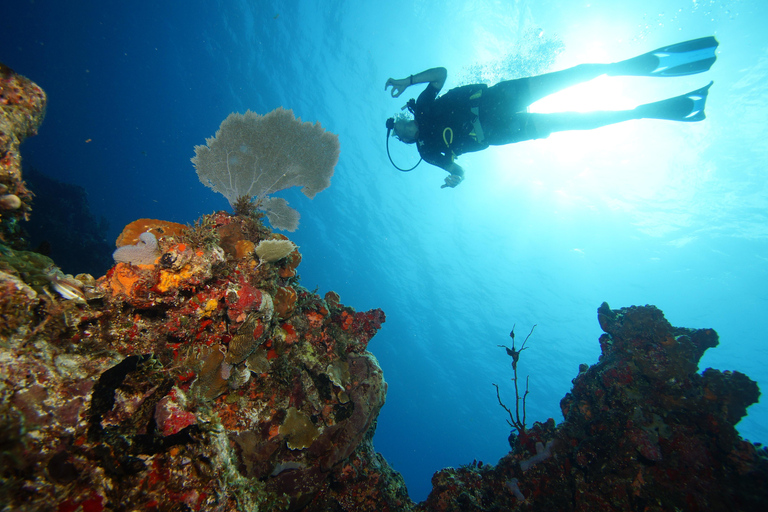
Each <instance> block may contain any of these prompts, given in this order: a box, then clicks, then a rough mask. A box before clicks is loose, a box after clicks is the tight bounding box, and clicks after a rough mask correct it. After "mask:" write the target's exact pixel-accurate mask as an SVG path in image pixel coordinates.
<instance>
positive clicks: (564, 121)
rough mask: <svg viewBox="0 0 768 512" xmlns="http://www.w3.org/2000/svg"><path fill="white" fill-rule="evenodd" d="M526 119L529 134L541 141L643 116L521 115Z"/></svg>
mask: <svg viewBox="0 0 768 512" xmlns="http://www.w3.org/2000/svg"><path fill="white" fill-rule="evenodd" d="M521 115H522V116H524V117H525V118H527V120H526V122H527V124H529V126H530V131H531V133H533V134H535V137H533V138H536V139H543V138H546V137H548V136H549V135H550V134H551V133H554V132H564V131H569V130H594V129H595V128H601V127H603V126H608V125H610V124H616V123H621V122H624V121H629V120H631V119H640V118H642V117H643V116H642V115H641V114H640V113H638V112H637V111H635V110H608V111H596V112H558V113H555V114H521Z"/></svg>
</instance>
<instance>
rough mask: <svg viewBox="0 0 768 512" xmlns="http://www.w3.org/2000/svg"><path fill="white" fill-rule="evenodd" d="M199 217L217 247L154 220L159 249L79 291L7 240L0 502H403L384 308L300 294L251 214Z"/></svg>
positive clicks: (49, 506)
mask: <svg viewBox="0 0 768 512" xmlns="http://www.w3.org/2000/svg"><path fill="white" fill-rule="evenodd" d="M199 225H200V226H207V227H208V228H209V229H212V230H215V231H217V232H218V233H217V234H216V236H215V237H212V239H218V240H221V241H226V242H227V243H225V244H224V247H222V246H219V245H216V244H213V243H209V244H208V245H207V246H205V247H195V246H191V245H188V244H187V243H186V242H184V241H182V239H184V238H185V237H186V236H187V234H186V233H185V232H183V231H182V232H180V233H177V234H175V235H167V236H161V237H160V238H159V239H158V238H155V237H154V235H151V234H149V233H148V234H149V235H150V236H152V237H153V239H154V241H155V242H156V243H157V248H158V253H157V254H158V257H157V258H155V261H154V262H152V263H146V264H139V265H131V264H130V263H125V262H120V263H116V264H115V265H114V266H113V267H112V268H111V269H110V270H109V271H108V272H107V273H106V275H104V276H103V277H101V278H100V279H98V280H93V281H92V282H89V284H88V285H86V284H84V283H82V282H80V281H75V280H74V278H71V279H72V281H71V283H70V284H71V287H72V288H73V290H76V291H78V295H77V300H75V295H74V292H73V294H72V295H71V296H69V297H65V296H64V295H62V294H56V293H52V291H51V290H52V288H50V286H49V285H50V283H51V279H50V278H46V277H45V275H46V274H45V272H42V271H41V272H39V274H40V275H41V276H42V277H39V278H33V277H34V275H37V274H34V273H33V272H31V271H29V270H28V269H27V268H28V267H29V268H39V267H45V268H48V267H49V266H50V265H51V264H52V262H50V260H48V259H47V258H45V259H44V260H43V261H42V263H34V261H36V260H34V261H33V262H32V263H30V262H29V261H28V259H25V258H23V257H22V256H23V255H19V254H17V253H15V252H8V253H7V254H6V257H5V260H4V261H6V264H5V265H6V266H5V267H4V268H5V269H6V270H8V272H3V273H2V274H0V287H2V289H3V299H2V301H0V314H2V315H3V326H4V328H3V329H2V334H1V336H2V337H1V338H0V382H1V383H2V384H1V385H0V396H1V397H2V404H3V405H2V409H3V410H2V414H0V430H1V431H2V432H4V433H5V435H4V441H3V445H2V454H1V455H0V456H2V458H3V466H2V470H0V471H1V472H2V479H3V481H4V485H3V486H2V487H0V502H3V503H6V504H8V506H10V507H11V508H14V507H17V508H20V507H21V506H22V504H26V505H25V507H26V508H25V510H70V511H76V510H117V509H125V510H130V509H135V510H255V509H257V508H258V509H263V510H299V509H308V510H311V509H313V508H314V509H316V510H325V508H323V507H325V506H326V505H327V503H329V500H335V501H343V502H345V503H348V504H349V507H352V508H348V510H357V509H358V508H356V507H357V505H359V504H362V505H363V506H365V507H369V508H368V509H370V510H374V509H375V510H386V509H389V510H401V509H402V507H401V505H402V506H410V502H409V501H408V498H407V493H406V491H405V486H404V485H403V482H402V479H401V478H400V477H399V475H397V474H396V473H395V472H393V471H392V470H391V469H389V468H388V467H387V465H386V462H385V461H384V460H383V459H381V457H380V456H378V455H376V454H375V453H374V452H373V450H372V447H371V445H370V438H371V436H372V435H373V431H374V428H375V420H376V417H377V415H378V413H379V410H380V409H381V407H382V405H383V404H384V400H385V396H386V383H385V382H384V379H383V376H382V373H381V369H380V368H379V366H378V363H377V362H376V359H375V358H374V357H373V356H372V355H371V354H370V353H369V352H368V351H367V350H366V347H367V344H368V342H369V341H370V340H371V338H372V337H373V336H374V335H375V333H376V331H378V329H380V328H381V324H382V323H383V322H384V314H383V313H382V312H381V311H380V310H372V311H368V312H356V311H354V310H353V309H352V308H349V307H347V306H344V305H342V304H341V303H340V302H339V301H338V300H335V301H333V302H331V303H327V302H326V301H325V300H323V299H322V298H321V297H319V296H318V295H316V294H314V293H311V292H309V291H307V290H305V289H304V288H302V287H301V286H300V285H299V283H298V277H297V276H296V275H295V265H297V264H298V263H297V260H295V259H293V258H286V257H282V258H281V259H277V260H272V261H270V260H269V259H266V260H264V261H261V262H259V261H258V259H257V258H256V256H255V253H254V251H253V248H254V247H256V246H257V245H258V243H259V242H260V241H262V240H265V239H270V240H271V239H272V238H271V237H272V236H273V235H271V234H270V233H269V231H268V230H266V229H265V228H264V227H263V226H262V225H260V223H259V222H258V220H256V218H254V217H237V216H232V215H229V214H226V213H224V212H219V213H216V214H213V215H211V216H208V218H206V219H203V220H202V221H201V222H200V223H199ZM236 234H240V236H242V237H243V238H242V239H240V240H239V241H234V240H233V238H235V237H236ZM249 236H250V237H251V238H250V239H249V238H248V237H249ZM241 242H242V243H241ZM246 242H248V243H246ZM286 242H287V241H286ZM287 243H288V244H290V245H291V249H292V251H293V252H298V250H296V249H295V246H294V245H293V244H291V243H290V242H287ZM243 245H246V246H249V247H250V248H251V250H246V251H243V250H242V249H240V250H238V248H242V246H243ZM123 247H124V248H131V247H133V246H131V245H126V246H123ZM32 254H34V253H32ZM36 257H38V258H44V257H43V256H40V255H37V256H36ZM11 263H13V264H14V265H15V266H11ZM25 265H26V266H25ZM284 266H286V267H288V268H289V269H290V272H288V273H285V272H282V270H283V267H284ZM17 267H18V268H21V269H22V270H17ZM50 273H51V271H50V270H49V271H48V274H50ZM283 275H286V276H287V277H282V276H283ZM25 281H29V283H26V282H25ZM72 283H76V284H72ZM46 286H48V288H46ZM86 289H87V291H88V293H86ZM347 484H348V485H347Z"/></svg>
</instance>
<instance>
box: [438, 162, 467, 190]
mask: <svg viewBox="0 0 768 512" xmlns="http://www.w3.org/2000/svg"><path fill="white" fill-rule="evenodd" d="M445 170H446V171H448V172H449V173H451V174H449V175H448V176H447V177H446V178H445V184H444V185H443V186H441V187H440V188H445V187H450V188H455V187H456V186H458V184H459V183H461V182H462V181H464V169H462V168H461V166H460V165H459V164H457V163H453V162H451V163H450V164H449V165H448V166H446V167H445Z"/></svg>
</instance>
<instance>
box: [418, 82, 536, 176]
mask: <svg viewBox="0 0 768 512" xmlns="http://www.w3.org/2000/svg"><path fill="white" fill-rule="evenodd" d="M527 85H528V84H527V83H526V81H525V80H509V81H505V82H500V83H498V84H496V85H494V86H493V87H488V86H487V85H485V84H474V85H465V86H462V87H457V88H455V89H451V90H450V91H448V92H447V93H445V94H443V95H442V96H440V97H439V98H438V97H437V94H438V93H439V92H440V91H438V90H437V89H436V88H435V87H433V86H432V84H429V85H427V88H426V89H424V92H422V93H421V94H420V95H419V98H418V99H417V100H416V108H415V109H414V119H415V120H416V124H417V125H418V128H419V134H418V139H417V147H418V149H419V153H420V154H421V157H422V158H423V159H424V160H426V161H427V162H429V163H430V164H432V165H437V166H438V167H442V168H446V167H447V166H448V165H450V164H451V163H452V162H453V159H454V158H455V157H457V156H459V155H461V154H463V153H470V152H473V151H480V150H483V149H485V148H487V147H488V146H489V145H502V144H509V143H512V142H520V141H523V140H530V139H538V138H542V137H547V136H548V135H549V133H545V134H539V133H537V132H536V130H535V128H534V126H533V124H532V123H531V122H530V119H531V118H530V114H528V113H527V107H528V105H529V104H530V103H531V98H530V97H529V96H530V95H529V94H526V93H527V91H528V87H527Z"/></svg>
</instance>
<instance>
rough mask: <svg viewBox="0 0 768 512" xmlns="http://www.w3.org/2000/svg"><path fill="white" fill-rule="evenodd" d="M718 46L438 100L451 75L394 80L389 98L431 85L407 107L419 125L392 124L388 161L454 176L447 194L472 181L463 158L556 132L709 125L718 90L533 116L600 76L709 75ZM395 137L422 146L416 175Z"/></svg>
mask: <svg viewBox="0 0 768 512" xmlns="http://www.w3.org/2000/svg"><path fill="white" fill-rule="evenodd" d="M718 44H719V43H718V42H717V41H716V40H715V38H714V37H703V38H700V39H694V40H691V41H686V42H683V43H678V44H674V45H671V46H665V47H663V48H659V49H657V50H654V51H652V52H648V53H645V54H643V55H640V56H638V57H634V58H631V59H627V60H623V61H621V62H615V63H612V64H580V65H578V66H575V67H572V68H569V69H565V70H563V71H556V72H554V73H546V74H543V75H538V76H532V77H527V78H520V79H517V80H507V81H504V82H499V83H498V84H496V85H494V86H492V87H488V86H487V85H486V84H473V85H465V86H462V87H457V88H455V89H451V90H450V91H448V92H447V93H445V94H443V95H442V96H440V97H438V93H439V92H440V90H441V89H442V88H443V85H444V84H445V79H446V76H447V71H446V70H445V68H432V69H428V70H426V71H423V72H421V73H417V74H416V75H411V76H409V77H408V78H401V79H399V80H396V79H394V78H390V79H389V80H387V83H386V84H385V85H384V90H385V91H386V90H387V88H388V87H392V91H391V95H392V97H393V98H397V97H399V96H400V95H401V94H402V93H403V92H404V91H405V90H406V89H407V88H408V87H410V86H412V85H416V84H422V83H427V84H428V85H427V87H426V89H424V92H422V93H421V94H420V95H419V98H418V99H417V100H413V99H411V100H410V101H408V104H407V105H406V106H404V107H403V110H404V109H406V108H407V109H408V111H409V112H410V113H411V114H412V115H413V119H411V118H410V117H409V116H408V115H406V114H399V115H397V116H396V117H391V118H389V119H387V123H386V126H387V155H388V156H389V160H390V162H392V165H394V166H395V168H397V169H398V170H400V171H404V172H408V171H412V170H413V169H415V168H416V166H417V165H419V163H421V159H423V160H426V161H427V162H428V163H430V164H432V165H436V166H437V167H440V168H442V169H444V170H446V171H448V173H449V175H448V177H446V178H445V184H444V185H442V187H440V188H445V187H451V188H453V187H456V186H457V185H458V184H459V183H461V182H462V180H463V179H464V170H463V169H462V168H461V166H459V164H457V163H456V162H455V159H456V157H457V156H459V155H461V154H464V153H469V152H472V151H480V150H482V149H486V148H487V147H488V146H500V145H504V144H512V143H515V142H521V141H524V140H532V139H543V138H546V137H548V136H549V135H550V134H551V133H553V132H560V131H566V130H591V129H594V128H599V127H601V126H606V125H609V124H614V123H620V122H623V121H629V120H630V119H668V120H670V121H685V122H692V121H701V120H703V119H704V118H705V115H704V104H705V102H706V100H707V92H708V91H709V88H710V87H711V86H712V83H713V82H710V83H709V85H707V86H705V87H702V88H701V89H697V90H695V91H693V92H689V93H688V94H683V95H682V96H677V97H675V98H670V99H667V100H662V101H657V102H655V103H648V104H645V105H640V106H638V107H636V108H634V109H632V110H618V111H596V112H559V113H554V114H531V113H528V106H529V105H530V104H531V103H533V102H535V101H537V100H539V99H541V98H543V97H545V96H548V95H550V94H553V93H555V92H557V91H560V90H561V89H565V88H566V87H570V86H572V85H575V84H578V83H581V82H586V81H588V80H592V79H593V78H597V77H598V76H600V75H609V76H660V77H669V76H683V75H693V74H696V73H703V72H704V71H707V70H709V68H710V67H712V64H713V63H714V62H715V59H716V58H717V57H716V56H715V50H716V49H717V46H718ZM390 132H392V133H393V134H394V136H395V137H397V138H398V139H399V140H400V141H402V142H404V143H406V144H416V147H417V148H418V151H419V154H420V155H421V159H420V160H419V162H418V163H416V165H414V166H413V167H411V168H410V169H401V168H400V167H398V166H397V165H395V163H394V162H393V161H392V157H391V155H389V138H390Z"/></svg>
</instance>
